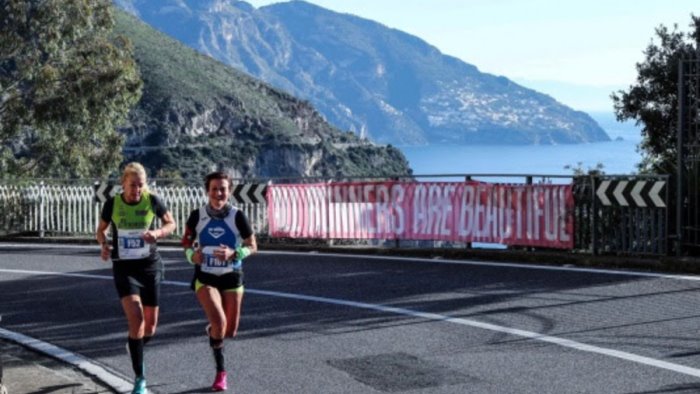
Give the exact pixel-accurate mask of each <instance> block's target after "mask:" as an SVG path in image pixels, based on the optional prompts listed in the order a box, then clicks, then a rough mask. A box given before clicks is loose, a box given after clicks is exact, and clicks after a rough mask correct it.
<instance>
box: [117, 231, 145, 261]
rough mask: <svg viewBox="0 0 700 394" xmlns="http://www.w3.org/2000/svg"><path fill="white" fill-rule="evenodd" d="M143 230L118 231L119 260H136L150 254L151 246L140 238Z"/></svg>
mask: <svg viewBox="0 0 700 394" xmlns="http://www.w3.org/2000/svg"><path fill="white" fill-rule="evenodd" d="M143 233H144V230H119V237H118V238H117V250H118V251H119V259H120V260H136V259H143V258H146V257H148V256H149V255H150V254H151V245H149V244H147V243H146V241H144V240H143V238H141V236H142V234H143Z"/></svg>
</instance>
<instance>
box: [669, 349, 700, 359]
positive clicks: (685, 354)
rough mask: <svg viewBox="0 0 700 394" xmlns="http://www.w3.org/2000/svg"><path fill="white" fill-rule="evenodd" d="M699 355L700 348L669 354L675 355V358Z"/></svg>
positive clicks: (670, 355)
mask: <svg viewBox="0 0 700 394" xmlns="http://www.w3.org/2000/svg"><path fill="white" fill-rule="evenodd" d="M697 355H700V350H696V351H693V352H683V353H671V354H669V355H668V356H669V357H673V358H678V357H690V356H697Z"/></svg>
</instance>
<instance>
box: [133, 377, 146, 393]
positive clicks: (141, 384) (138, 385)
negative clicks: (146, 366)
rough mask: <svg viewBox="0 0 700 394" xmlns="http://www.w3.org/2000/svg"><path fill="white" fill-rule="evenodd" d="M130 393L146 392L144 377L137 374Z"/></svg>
mask: <svg viewBox="0 0 700 394" xmlns="http://www.w3.org/2000/svg"><path fill="white" fill-rule="evenodd" d="M131 394H148V390H146V378H144V377H143V376H139V377H137V378H136V380H134V389H133V390H131Z"/></svg>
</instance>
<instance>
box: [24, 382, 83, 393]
mask: <svg viewBox="0 0 700 394" xmlns="http://www.w3.org/2000/svg"><path fill="white" fill-rule="evenodd" d="M81 386H82V385H81V384H80V383H70V384H59V385H55V386H47V387H42V388H41V390H39V391H34V394H51V393H65V392H66V390H68V389H70V388H76V387H81ZM70 392H73V391H70Z"/></svg>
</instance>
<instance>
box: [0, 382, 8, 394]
mask: <svg viewBox="0 0 700 394" xmlns="http://www.w3.org/2000/svg"><path fill="white" fill-rule="evenodd" d="M0 394H7V388H6V387H5V385H4V384H2V383H0Z"/></svg>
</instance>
